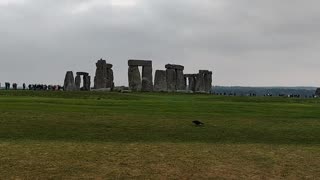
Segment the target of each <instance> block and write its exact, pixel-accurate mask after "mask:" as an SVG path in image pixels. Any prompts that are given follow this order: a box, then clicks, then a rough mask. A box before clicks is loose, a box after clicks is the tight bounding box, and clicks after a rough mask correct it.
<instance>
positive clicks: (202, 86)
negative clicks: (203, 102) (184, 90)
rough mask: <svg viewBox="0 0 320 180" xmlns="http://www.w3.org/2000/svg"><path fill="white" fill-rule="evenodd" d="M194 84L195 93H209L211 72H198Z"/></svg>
mask: <svg viewBox="0 0 320 180" xmlns="http://www.w3.org/2000/svg"><path fill="white" fill-rule="evenodd" d="M195 84H196V85H195V91H196V92H206V93H210V91H211V88H212V72H211V71H208V70H200V71H199V74H198V75H197V76H196V83H195Z"/></svg>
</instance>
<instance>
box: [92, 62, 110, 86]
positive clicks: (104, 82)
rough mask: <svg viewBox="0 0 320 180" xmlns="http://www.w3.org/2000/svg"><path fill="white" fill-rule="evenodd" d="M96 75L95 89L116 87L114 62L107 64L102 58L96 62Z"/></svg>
mask: <svg viewBox="0 0 320 180" xmlns="http://www.w3.org/2000/svg"><path fill="white" fill-rule="evenodd" d="M96 67H97V68H96V75H95V77H94V88H95V89H105V88H110V89H113V88H114V82H113V80H114V77H113V70H112V67H113V65H112V64H107V62H106V60H103V59H102V58H101V59H100V60H98V62H97V63H96Z"/></svg>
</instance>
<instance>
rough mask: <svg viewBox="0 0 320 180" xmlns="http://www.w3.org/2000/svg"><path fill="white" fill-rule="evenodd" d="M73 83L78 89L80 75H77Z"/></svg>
mask: <svg viewBox="0 0 320 180" xmlns="http://www.w3.org/2000/svg"><path fill="white" fill-rule="evenodd" d="M77 74H78V73H77ZM75 85H76V90H78V91H79V90H80V85H81V76H80V75H77V76H76V79H75Z"/></svg>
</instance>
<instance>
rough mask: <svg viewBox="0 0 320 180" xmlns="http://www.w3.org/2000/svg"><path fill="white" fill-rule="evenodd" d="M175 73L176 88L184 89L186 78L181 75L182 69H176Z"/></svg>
mask: <svg viewBox="0 0 320 180" xmlns="http://www.w3.org/2000/svg"><path fill="white" fill-rule="evenodd" d="M176 73H177V86H176V88H177V90H186V79H185V77H184V75H183V70H176Z"/></svg>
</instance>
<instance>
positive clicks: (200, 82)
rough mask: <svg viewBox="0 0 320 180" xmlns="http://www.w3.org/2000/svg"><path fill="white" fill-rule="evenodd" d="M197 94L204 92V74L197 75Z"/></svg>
mask: <svg viewBox="0 0 320 180" xmlns="http://www.w3.org/2000/svg"><path fill="white" fill-rule="evenodd" d="M195 79H196V83H195V92H204V80H203V74H200V73H199V74H197V75H196V78H195Z"/></svg>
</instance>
